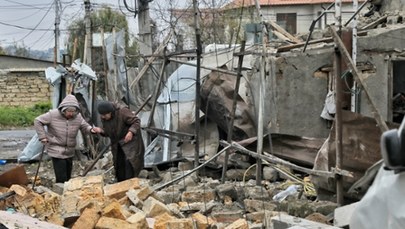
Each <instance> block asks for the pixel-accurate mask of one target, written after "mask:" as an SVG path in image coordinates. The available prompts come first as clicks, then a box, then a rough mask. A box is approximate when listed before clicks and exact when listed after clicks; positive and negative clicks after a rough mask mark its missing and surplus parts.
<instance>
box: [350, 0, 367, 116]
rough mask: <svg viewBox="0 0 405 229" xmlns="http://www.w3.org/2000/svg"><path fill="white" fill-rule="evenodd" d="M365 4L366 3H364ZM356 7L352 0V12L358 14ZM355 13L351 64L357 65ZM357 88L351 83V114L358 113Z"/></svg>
mask: <svg viewBox="0 0 405 229" xmlns="http://www.w3.org/2000/svg"><path fill="white" fill-rule="evenodd" d="M365 3H367V1H366V2H365ZM364 5H365V4H363V5H362V6H364ZM358 6H359V2H358V0H353V10H355V11H356V12H358V11H359V10H358ZM357 18H358V16H357V13H356V14H355V15H354V17H353V21H352V33H353V35H352V36H353V38H352V60H353V63H354V64H356V63H357ZM357 89H358V86H357V83H356V81H354V82H353V87H352V91H353V92H354V93H353V92H352V98H351V100H352V101H351V111H352V112H357V113H359V112H360V104H359V102H360V101H359V97H360V95H359V94H358V93H357V91H358V90H357Z"/></svg>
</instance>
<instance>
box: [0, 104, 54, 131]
mask: <svg viewBox="0 0 405 229" xmlns="http://www.w3.org/2000/svg"><path fill="white" fill-rule="evenodd" d="M51 107H52V106H51V103H44V102H42V103H38V104H35V105H34V106H33V107H9V106H7V107H6V106H0V128H1V129H7V128H9V127H27V126H32V125H34V119H35V118H36V117H37V116H38V115H40V114H43V113H45V112H47V111H48V110H50V109H51Z"/></svg>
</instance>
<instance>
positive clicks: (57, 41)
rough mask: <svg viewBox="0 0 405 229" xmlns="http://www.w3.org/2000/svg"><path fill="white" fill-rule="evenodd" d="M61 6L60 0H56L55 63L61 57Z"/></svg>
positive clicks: (55, 63) (56, 63)
mask: <svg viewBox="0 0 405 229" xmlns="http://www.w3.org/2000/svg"><path fill="white" fill-rule="evenodd" d="M59 7H60V2H59V0H55V52H54V54H55V56H54V65H55V66H56V65H58V63H59V61H60V57H59V36H60V31H59V24H60V15H59Z"/></svg>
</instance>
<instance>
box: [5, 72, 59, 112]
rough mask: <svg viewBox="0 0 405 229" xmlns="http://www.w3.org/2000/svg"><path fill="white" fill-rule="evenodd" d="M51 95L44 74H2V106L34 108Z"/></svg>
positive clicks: (47, 100) (46, 100)
mask: <svg viewBox="0 0 405 229" xmlns="http://www.w3.org/2000/svg"><path fill="white" fill-rule="evenodd" d="M50 95H51V88H50V86H49V83H48V81H47V80H46V79H45V73H44V72H0V106H27V107H28V106H33V105H35V104H37V103H39V102H50Z"/></svg>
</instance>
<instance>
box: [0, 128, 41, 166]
mask: <svg viewBox="0 0 405 229" xmlns="http://www.w3.org/2000/svg"><path fill="white" fill-rule="evenodd" d="M34 135H35V130H32V129H27V130H3V131H0V159H16V158H18V155H19V154H20V153H21V152H22V151H23V150H24V148H25V146H26V145H27V144H28V142H29V141H30V140H31V138H32V137H33V136H34Z"/></svg>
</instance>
